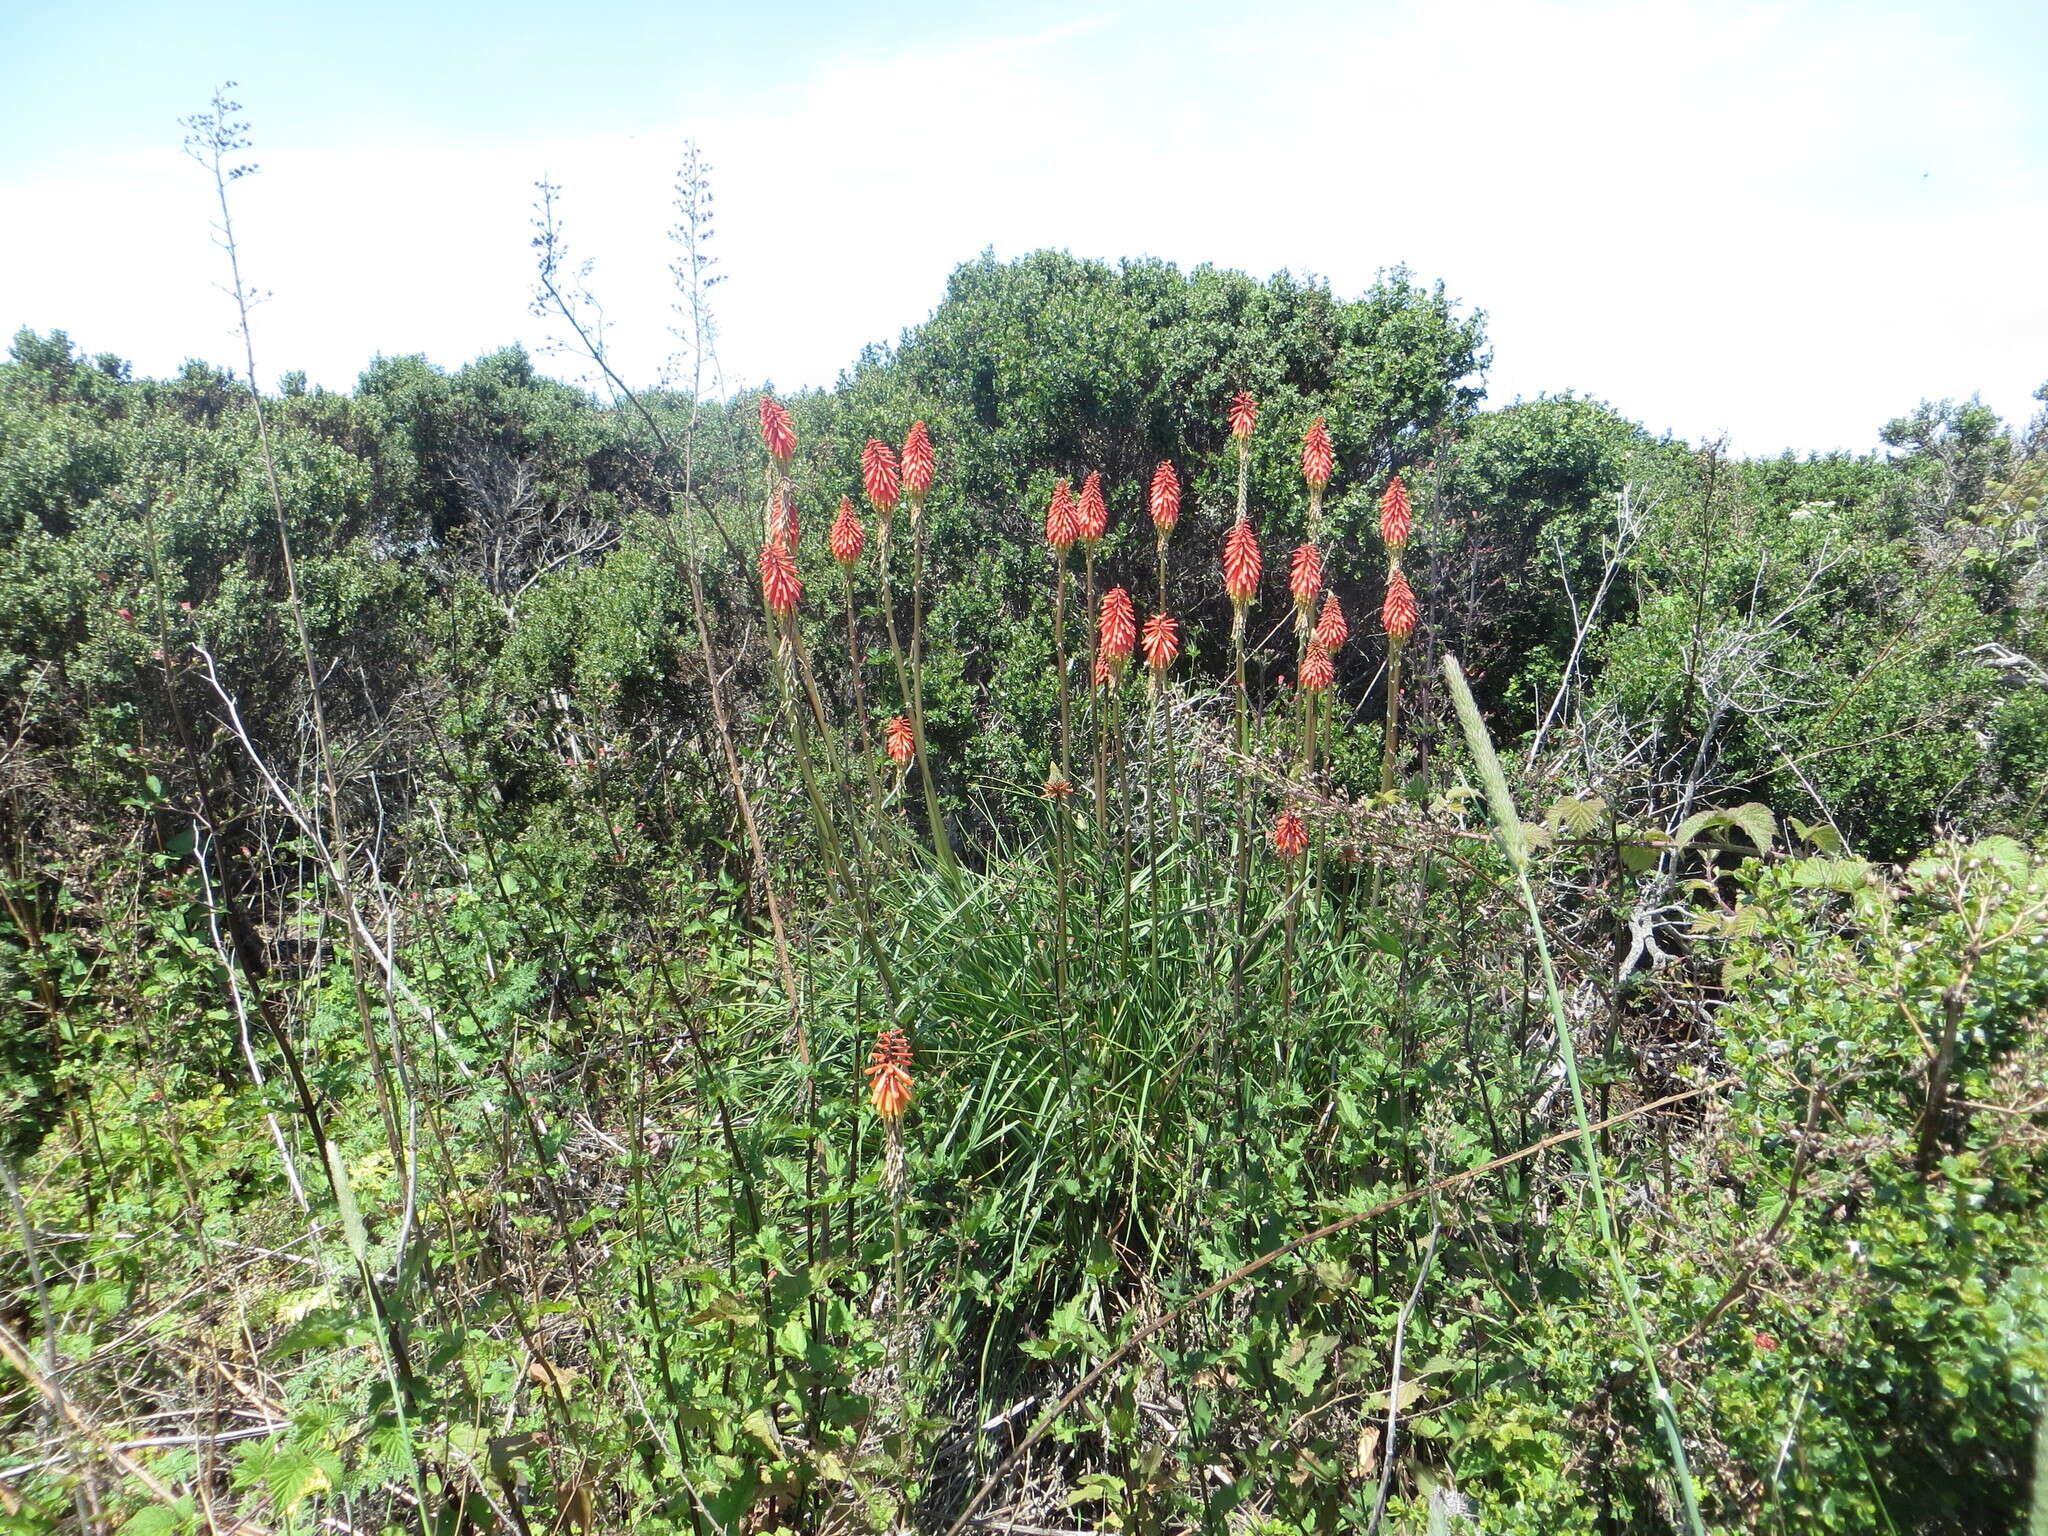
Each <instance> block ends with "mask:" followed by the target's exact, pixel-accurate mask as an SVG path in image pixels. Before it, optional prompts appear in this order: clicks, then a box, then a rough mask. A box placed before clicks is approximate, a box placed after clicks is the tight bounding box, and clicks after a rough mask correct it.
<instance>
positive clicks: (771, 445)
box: [761, 395, 796, 464]
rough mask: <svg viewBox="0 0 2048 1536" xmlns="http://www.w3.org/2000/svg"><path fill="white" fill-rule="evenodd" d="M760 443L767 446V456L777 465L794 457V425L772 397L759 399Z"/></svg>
mask: <svg viewBox="0 0 2048 1536" xmlns="http://www.w3.org/2000/svg"><path fill="white" fill-rule="evenodd" d="M761 441H762V442H764V443H766V444H767V445H768V456H769V457H770V458H772V459H775V460H776V461H778V462H779V463H784V464H786V463H788V462H789V461H790V460H791V459H792V458H794V457H795V456H796V423H795V422H793V421H791V420H790V416H789V411H788V409H787V408H786V407H785V406H784V405H783V404H782V402H781V401H779V400H777V399H776V398H775V397H774V396H773V395H763V396H762V397H761Z"/></svg>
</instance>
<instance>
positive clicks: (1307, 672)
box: [1301, 644, 1337, 693]
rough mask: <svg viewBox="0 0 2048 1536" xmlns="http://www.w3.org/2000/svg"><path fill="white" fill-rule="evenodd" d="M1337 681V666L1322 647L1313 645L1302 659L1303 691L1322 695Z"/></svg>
mask: <svg viewBox="0 0 2048 1536" xmlns="http://www.w3.org/2000/svg"><path fill="white" fill-rule="evenodd" d="M1336 680H1337V664H1336V663H1335V662H1333V661H1331V660H1330V653H1329V652H1328V651H1326V650H1324V649H1323V648H1322V647H1321V646H1320V645H1315V644H1311V645H1310V646H1309V648H1308V654H1307V655H1305V656H1303V657H1302V658H1301V691H1302V692H1303V693H1322V692H1324V691H1326V690H1327V689H1328V688H1329V686H1330V685H1331V684H1332V683H1334V682H1335V681H1336Z"/></svg>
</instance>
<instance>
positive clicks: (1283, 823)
mask: <svg viewBox="0 0 2048 1536" xmlns="http://www.w3.org/2000/svg"><path fill="white" fill-rule="evenodd" d="M1273 847H1274V850H1275V851H1276V852H1278V853H1279V855H1280V857H1281V858H1283V859H1298V858H1300V857H1301V856H1302V855H1303V854H1304V853H1307V852H1308V823H1307V822H1305V821H1303V820H1302V819H1301V817H1300V816H1299V815H1297V814H1296V813H1295V812H1293V811H1282V812H1281V813H1280V816H1279V819H1278V820H1277V821H1275V822H1274V823H1273Z"/></svg>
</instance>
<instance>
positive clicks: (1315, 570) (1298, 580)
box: [1287, 544, 1323, 613]
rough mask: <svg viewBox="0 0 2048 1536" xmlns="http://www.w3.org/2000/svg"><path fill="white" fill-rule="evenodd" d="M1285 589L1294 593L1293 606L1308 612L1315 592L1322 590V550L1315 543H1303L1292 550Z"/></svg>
mask: <svg viewBox="0 0 2048 1536" xmlns="http://www.w3.org/2000/svg"><path fill="white" fill-rule="evenodd" d="M1287 590H1288V591H1290V592H1292V593H1293V594H1294V603H1295V606H1296V607H1298V608H1299V609H1301V611H1302V612H1303V613H1307V612H1308V610H1309V606H1310V605H1311V604H1312V603H1314V602H1315V600H1316V594H1317V593H1318V592H1320V591H1322V590H1323V552H1322V551H1321V550H1319V549H1317V548H1316V547H1315V545H1313V544H1304V545H1302V546H1301V547H1300V548H1299V549H1297V550H1296V551H1295V552H1294V561H1293V564H1292V566H1291V568H1290V569H1289V571H1288V573H1287Z"/></svg>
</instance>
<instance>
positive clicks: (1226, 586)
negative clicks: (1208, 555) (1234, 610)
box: [1223, 518, 1265, 608]
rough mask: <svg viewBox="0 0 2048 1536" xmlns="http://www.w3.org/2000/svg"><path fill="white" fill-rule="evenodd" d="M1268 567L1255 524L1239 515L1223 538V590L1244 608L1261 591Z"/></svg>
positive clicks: (1232, 600)
mask: <svg viewBox="0 0 2048 1536" xmlns="http://www.w3.org/2000/svg"><path fill="white" fill-rule="evenodd" d="M1264 569H1265V566H1264V564H1263V563H1262V562H1261V561H1260V559H1259V541H1258V538H1257V536H1256V535H1254V534H1253V532H1252V525H1251V524H1250V523H1248V522H1247V521H1245V519H1243V518H1239V519H1238V520H1237V522H1236V523H1235V524H1233V525H1232V526H1231V530H1230V533H1229V536H1228V537H1226V538H1225V539H1224V541H1223V590H1224V592H1225V594H1226V595H1228V597H1229V598H1230V600H1231V602H1233V603H1235V604H1236V605H1237V606H1238V607H1240V608H1242V607H1243V606H1244V605H1245V604H1246V603H1248V602H1250V601H1251V600H1252V598H1253V596H1254V595H1255V594H1256V593H1257V592H1258V590H1259V576H1260V573H1261V572H1262V571H1264Z"/></svg>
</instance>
